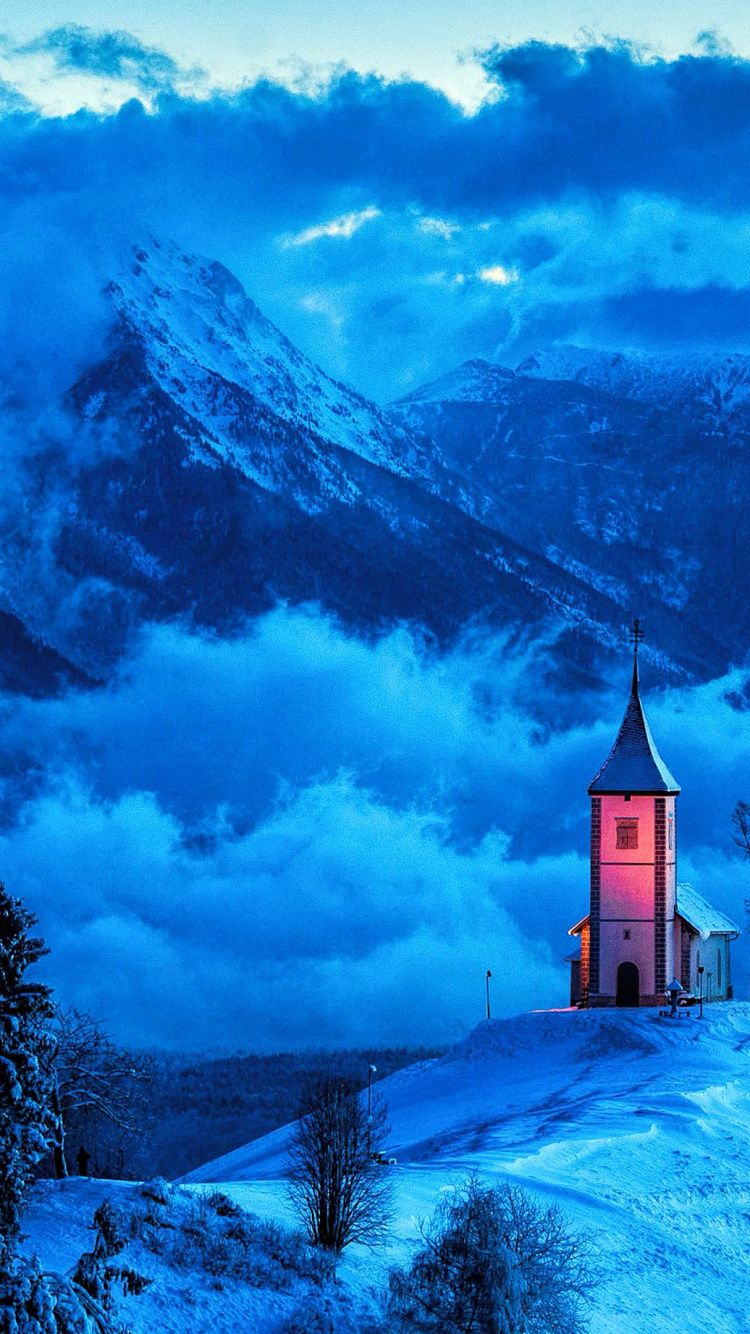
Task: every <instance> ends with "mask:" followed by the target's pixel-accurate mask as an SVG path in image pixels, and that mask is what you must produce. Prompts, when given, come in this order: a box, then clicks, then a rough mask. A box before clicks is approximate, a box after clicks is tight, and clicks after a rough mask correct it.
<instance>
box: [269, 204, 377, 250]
mask: <svg viewBox="0 0 750 1334" xmlns="http://www.w3.org/2000/svg"><path fill="white" fill-rule="evenodd" d="M379 217H380V209H379V208H373V207H370V208H362V209H360V210H359V212H358V213H344V214H343V215H342V216H341V217H340V218H331V221H330V222H321V223H318V224H317V226H315V227H305V228H304V229H303V231H301V232H298V233H297V235H296V236H285V237H283V239H282V245H284V246H297V245H310V243H311V242H312V241H319V240H320V239H321V237H323V236H334V237H343V239H344V240H347V241H348V240H349V238H350V237H351V236H354V233H355V232H358V231H359V229H360V227H364V225H365V223H366V222H371V221H372V219H373V218H379Z"/></svg>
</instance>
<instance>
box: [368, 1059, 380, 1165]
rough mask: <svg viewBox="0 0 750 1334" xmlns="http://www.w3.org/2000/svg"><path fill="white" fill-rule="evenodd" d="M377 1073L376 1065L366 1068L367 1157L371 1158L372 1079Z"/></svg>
mask: <svg viewBox="0 0 750 1334" xmlns="http://www.w3.org/2000/svg"><path fill="white" fill-rule="evenodd" d="M377 1073H378V1067H377V1066H376V1065H368V1067H367V1157H368V1158H370V1157H371V1156H372V1142H371V1128H372V1077H373V1075H376V1074H377Z"/></svg>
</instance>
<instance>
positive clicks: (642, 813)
mask: <svg viewBox="0 0 750 1334" xmlns="http://www.w3.org/2000/svg"><path fill="white" fill-rule="evenodd" d="M674 816H675V798H674V796H663V797H654V796H645V795H644V796H642V795H636V794H633V795H632V796H631V798H630V800H629V801H626V800H625V796H624V795H621V796H605V795H603V796H602V797H601V840H600V852H599V868H600V877H601V899H600V903H601V907H600V936H599V942H600V943H599V995H600V996H602V997H614V996H615V994H616V992H617V970H618V967H619V965H620V964H621V963H624V962H630V963H634V964H635V965H636V966H637V968H638V970H639V974H640V996H641V1002H642V1003H644V1002H645V1003H646V1004H648V1003H651V1004H653V1003H658V1002H660V1001H661V1000H662V998H663V988H664V986H666V985H667V983H668V982H669V981H671V979H672V977H673V975H674V971H675V960H674V910H675V885H676V875H675V846H674V845H675V837H674V829H675V824H674ZM618 823H620V824H621V829H622V832H621V834H620V842H621V843H622V844H623V845H626V844H635V846H618ZM634 830H637V834H636V835H635V836H634V832H633V831H634ZM678 963H679V960H678ZM659 984H660V989H659V990H658V991H657V986H658V985H659Z"/></svg>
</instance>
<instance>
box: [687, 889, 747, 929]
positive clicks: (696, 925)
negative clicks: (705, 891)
mask: <svg viewBox="0 0 750 1334" xmlns="http://www.w3.org/2000/svg"><path fill="white" fill-rule="evenodd" d="M676 906H677V912H678V913H679V914H680V917H683V918H684V919H685V921H686V922H687V924H688V926H692V928H693V930H694V931H697V932H698V934H699V936H700V937H701V939H702V940H707V939H708V937H709V936H733V937H734V936H738V935H739V934H740V932H739V927H737V926H735V924H734V922H733V921H732V920H731V918H729V917H726V916H725V915H724V913H723V912H719V909H718V908H713V907H712V906H711V904H710V903H707V902H706V900H705V899H704V898H703V896H702V895H701V894H699V893H698V891H697V890H696V889H693V886H692V885H689V884H687V882H686V881H683V882H682V884H679V885H678V886H677V905H676Z"/></svg>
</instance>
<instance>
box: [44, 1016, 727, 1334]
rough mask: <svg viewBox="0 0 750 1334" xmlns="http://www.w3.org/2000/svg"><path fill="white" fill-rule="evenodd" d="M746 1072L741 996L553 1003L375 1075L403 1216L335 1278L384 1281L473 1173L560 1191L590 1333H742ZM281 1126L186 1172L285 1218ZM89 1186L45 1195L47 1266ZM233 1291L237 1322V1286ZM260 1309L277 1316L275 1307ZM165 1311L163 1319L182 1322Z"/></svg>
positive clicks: (144, 1315)
mask: <svg viewBox="0 0 750 1334" xmlns="http://www.w3.org/2000/svg"><path fill="white" fill-rule="evenodd" d="M748 1076H750V1005H748V1004H744V1003H737V1002H735V1003H731V1004H724V1005H718V1004H717V1005H714V1006H712V1007H707V1008H706V1012H705V1014H704V1018H703V1020H700V1019H698V1018H697V1017H684V1018H681V1019H679V1020H666V1019H659V1018H658V1016H657V1014H656V1012H655V1011H650V1010H644V1011H622V1010H621V1011H599V1012H596V1011H590V1012H580V1013H579V1012H576V1011H551V1012H543V1013H538V1014H527V1015H521V1016H519V1017H518V1018H515V1019H510V1020H493V1021H490V1022H486V1023H483V1024H481V1025H480V1026H479V1027H478V1028H477V1029H475V1030H474V1032H473V1033H472V1034H471V1035H470V1036H469V1037H468V1038H467V1039H466V1040H465V1041H464V1042H462V1043H460V1044H459V1045H458V1046H456V1047H455V1048H453V1049H452V1051H450V1052H449V1053H448V1054H447V1055H446V1056H445V1057H443V1058H441V1059H440V1060H437V1061H433V1062H429V1063H425V1064H423V1065H419V1066H412V1067H410V1068H409V1069H408V1070H404V1071H401V1072H400V1073H399V1074H397V1075H394V1076H392V1077H391V1078H390V1079H388V1080H387V1081H384V1082H383V1083H382V1084H381V1085H380V1086H379V1087H380V1091H381V1092H382V1093H383V1094H384V1095H385V1097H386V1099H387V1102H388V1108H389V1113H390V1121H391V1125H392V1136H391V1143H392V1146H393V1150H394V1152H395V1153H396V1154H397V1156H398V1159H399V1163H398V1166H397V1167H395V1168H390V1169H384V1170H389V1171H391V1172H392V1173H393V1179H394V1183H395V1187H396V1194H397V1205H398V1209H397V1218H396V1222H395V1225H394V1229H393V1237H392V1240H391V1243H390V1244H389V1246H388V1247H387V1248H385V1249H384V1250H382V1251H380V1252H378V1253H372V1254H370V1253H367V1252H365V1251H363V1250H361V1249H359V1248H356V1247H353V1248H351V1250H350V1251H349V1252H347V1256H346V1259H345V1261H344V1263H343V1265H342V1268H341V1278H342V1281H343V1283H344V1284H347V1285H350V1286H351V1288H352V1289H354V1290H356V1291H357V1292H360V1293H363V1294H364V1293H366V1292H367V1291H369V1290H372V1289H376V1288H377V1287H378V1286H379V1285H380V1284H382V1282H383V1280H384V1276H385V1274H386V1273H387V1269H388V1267H389V1265H391V1264H393V1263H394V1262H397V1261H401V1260H403V1259H404V1258H405V1257H406V1255H407V1254H408V1251H409V1249H410V1248H411V1246H412V1245H413V1243H414V1241H415V1239H416V1238H417V1237H418V1229H419V1221H420V1219H423V1218H425V1217H427V1216H428V1215H429V1213H430V1212H431V1210H432V1208H433V1206H434V1204H435V1203H436V1201H437V1200H438V1199H439V1198H440V1194H441V1192H442V1191H444V1190H446V1189H447V1188H449V1187H450V1185H451V1184H452V1183H453V1182H455V1181H457V1180H460V1179H461V1178H462V1177H463V1176H464V1175H465V1174H466V1172H468V1171H470V1170H472V1169H476V1170H478V1171H479V1172H480V1173H481V1175H482V1176H483V1178H485V1179H487V1180H493V1179H512V1180H514V1181H516V1182H519V1183H521V1184H523V1185H525V1186H527V1187H529V1188H530V1189H532V1190H534V1191H536V1192H538V1193H539V1194H540V1195H541V1196H542V1197H543V1198H544V1199H545V1200H555V1201H558V1202H559V1203H560V1204H561V1205H562V1206H563V1208H564V1209H565V1210H566V1212H567V1213H568V1214H569V1216H570V1217H571V1219H572V1220H573V1221H574V1222H575V1223H576V1224H577V1225H578V1226H579V1227H581V1228H584V1229H586V1231H587V1232H589V1233H591V1234H592V1235H593V1236H594V1237H595V1238H596V1240H597V1242H598V1245H599V1247H600V1250H601V1265H602V1269H603V1273H604V1282H603V1283H602V1285H601V1287H600V1289H599V1293H598V1297H597V1302H596V1307H595V1310H594V1312H593V1317H592V1334H641V1332H642V1334H647V1331H648V1334H652V1331H657V1332H659V1331H664V1332H665V1334H666V1332H667V1331H669V1330H674V1331H678V1330H679V1331H680V1334H705V1331H706V1330H710V1331H712V1334H730V1331H731V1332H732V1334H734V1332H735V1331H740V1330H743V1331H747V1330H748V1328H750V1319H749V1318H748V1312H750V1268H749V1267H748V1263H747V1257H748V1254H750V1079H749V1078H748ZM286 1138H287V1132H286V1131H285V1130H281V1131H277V1132H275V1133H274V1134H273V1135H269V1136H267V1137H265V1138H264V1139H262V1140H258V1141H256V1142H255V1143H254V1144H251V1145H248V1146H246V1147H245V1148H242V1149H238V1150H237V1151H236V1152H235V1153H232V1154H229V1155H227V1156H225V1157H223V1158H220V1159H218V1160H216V1161H215V1162H213V1163H210V1164H208V1165H206V1166H205V1167H204V1168H202V1169H201V1170H200V1171H198V1172H195V1173H193V1174H192V1175H191V1177H190V1183H191V1185H192V1186H193V1187H194V1188H195V1189H198V1190H200V1189H205V1185H206V1184H207V1183H212V1184H213V1183H221V1188H222V1189H224V1190H226V1192H227V1193H228V1194H231V1195H232V1197H233V1198H234V1199H236V1201H237V1202H238V1203H240V1204H242V1205H243V1206H244V1207H246V1208H247V1209H250V1210H252V1211H253V1212H256V1213H259V1214H261V1215H264V1216H268V1217H272V1218H278V1219H280V1220H281V1219H284V1220H288V1221H291V1216H290V1213H289V1209H288V1204H287V1201H286V1198H285V1189H284V1182H283V1171H284V1152H285V1145H286ZM118 1189H120V1190H122V1189H124V1188H122V1187H119V1188H118ZM100 1191H101V1192H102V1193H104V1187H103V1186H99V1185H97V1184H93V1183H91V1184H89V1183H72V1184H71V1186H68V1187H66V1188H64V1189H63V1191H62V1192H59V1191H58V1190H57V1189H56V1188H54V1187H47V1188H44V1189H43V1190H42V1191H41V1192H40V1196H39V1198H38V1201H37V1203H35V1205H34V1207H33V1208H32V1210H31V1212H30V1215H29V1218H28V1223H27V1227H28V1231H29V1243H28V1245H29V1247H30V1248H31V1247H34V1246H35V1247H36V1248H37V1249H38V1250H39V1252H40V1255H41V1258H42V1259H43V1261H44V1262H45V1263H47V1264H48V1265H50V1266H52V1265H53V1264H54V1265H55V1266H56V1267H58V1268H62V1267H65V1265H67V1264H68V1263H72V1259H73V1258H75V1256H74V1252H75V1254H77V1253H78V1251H79V1250H80V1249H81V1248H82V1247H81V1245H80V1244H79V1242H80V1240H81V1237H85V1227H84V1210H83V1202H84V1201H87V1209H88V1216H90V1212H93V1206H92V1205H91V1203H90V1200H91V1199H92V1198H93V1197H94V1196H95V1195H97V1193H98V1192H100ZM87 1196H88V1197H89V1199H88V1200H87ZM74 1233H75V1234H76V1235H75V1239H74V1241H73V1234H74ZM169 1283H170V1284H171V1287H169V1289H168V1291H167V1293H166V1294H165V1295H164V1296H162V1297H160V1298H157V1292H156V1287H157V1285H155V1287H154V1289H150V1290H149V1293H148V1294H146V1295H145V1296H144V1297H141V1298H138V1299H137V1302H138V1304H139V1306H138V1310H139V1312H140V1314H139V1315H138V1318H137V1320H136V1301H135V1299H134V1300H133V1302H132V1304H130V1303H129V1310H128V1319H129V1320H130V1321H131V1323H133V1325H134V1328H136V1329H147V1328H155V1327H156V1326H155V1325H154V1324H151V1325H149V1324H148V1323H146V1324H144V1323H141V1322H142V1321H143V1320H144V1319H146V1320H148V1319H149V1318H150V1319H151V1320H152V1321H153V1320H154V1318H155V1317H156V1310H155V1308H154V1306H153V1305H152V1303H154V1302H156V1301H157V1300H159V1301H166V1303H167V1307H168V1308H169V1310H171V1309H172V1307H173V1306H174V1303H175V1302H178V1303H182V1302H183V1301H184V1300H185V1298H186V1293H187V1292H188V1291H189V1290H190V1287H191V1285H190V1284H189V1283H188V1282H186V1284H185V1285H184V1292H182V1294H178V1293H177V1292H176V1291H175V1290H174V1277H173V1276H170V1278H169ZM198 1296H200V1294H198ZM229 1296H230V1297H231V1303H232V1309H233V1311H234V1315H233V1316H232V1317H231V1319H236V1318H237V1317H238V1315H239V1311H238V1308H237V1306H236V1303H237V1302H238V1301H240V1300H241V1296H242V1295H241V1294H237V1293H234V1292H233V1293H231V1294H229ZM223 1297H227V1294H221V1293H213V1294H208V1296H207V1297H206V1298H205V1300H206V1301H208V1300H209V1298H210V1300H211V1302H214V1301H218V1303H219V1305H218V1308H217V1310H218V1311H220V1312H223V1310H224V1307H222V1298H223ZM191 1300H193V1301H195V1300H196V1294H195V1293H193V1294H192V1296H191ZM200 1300H201V1301H203V1300H204V1297H203V1296H200ZM255 1300H256V1301H257V1300H258V1299H257V1297H256V1298H255ZM131 1306H132V1312H133V1313H132V1314H131V1309H130V1308H131ZM191 1309H192V1308H191ZM149 1311H150V1312H151V1315H150V1317H149V1315H148V1312H149ZM267 1314H268V1317H269V1319H271V1321H272V1311H271V1309H270V1308H269V1310H268V1312H267ZM207 1315H208V1311H207V1310H201V1311H200V1312H199V1311H198V1310H195V1312H194V1315H191V1317H190V1319H189V1320H188V1321H187V1322H186V1323H185V1324H183V1325H182V1326H180V1328H182V1329H188V1330H192V1329H195V1330H196V1331H197V1330H202V1329H203V1328H204V1327H205V1325H206V1317H207ZM169 1318H170V1319H171V1316H170V1317H169ZM158 1319H159V1322H160V1323H159V1328H163V1329H165V1330H171V1329H172V1328H177V1326H176V1325H173V1324H171V1323H168V1322H167V1323H163V1322H162V1320H161V1316H159V1317H158ZM166 1319H167V1313H165V1320H166ZM231 1319H230V1320H229V1323H226V1322H225V1320H224V1315H223V1314H221V1315H219V1316H217V1320H216V1323H214V1324H212V1326H211V1327H212V1328H214V1329H217V1330H223V1329H225V1328H226V1329H229V1328H237V1327H239V1326H238V1325H233V1324H232V1323H231ZM248 1327H250V1326H248ZM252 1327H253V1328H260V1322H259V1321H256V1324H255V1325H253V1326H252ZM265 1327H266V1326H265V1325H264V1328H265ZM267 1327H268V1328H269V1329H270V1328H272V1323H271V1324H269V1325H268V1326H267Z"/></svg>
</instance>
